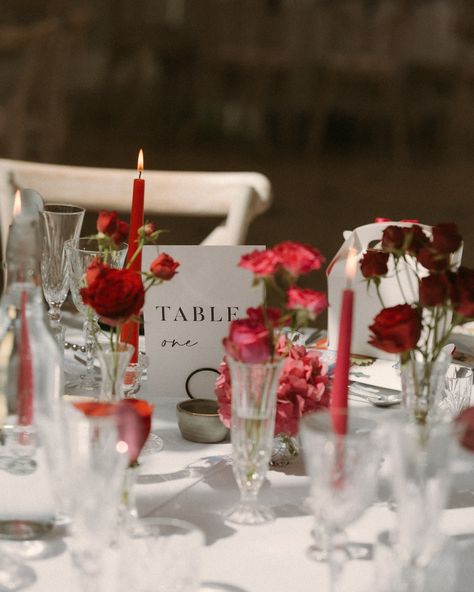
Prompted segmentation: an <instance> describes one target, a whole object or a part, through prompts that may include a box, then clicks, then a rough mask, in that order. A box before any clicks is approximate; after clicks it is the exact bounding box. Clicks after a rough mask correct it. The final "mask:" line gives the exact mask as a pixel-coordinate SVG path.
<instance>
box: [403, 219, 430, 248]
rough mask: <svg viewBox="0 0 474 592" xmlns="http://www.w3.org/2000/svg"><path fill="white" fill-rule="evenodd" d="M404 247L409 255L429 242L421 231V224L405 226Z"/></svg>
mask: <svg viewBox="0 0 474 592" xmlns="http://www.w3.org/2000/svg"><path fill="white" fill-rule="evenodd" d="M404 230H405V241H406V244H405V247H406V250H407V252H408V253H410V255H417V254H418V253H419V252H420V250H421V249H422V248H423V247H425V246H426V245H427V244H428V243H429V240H430V239H429V238H428V236H426V234H425V233H424V232H423V229H422V228H421V226H417V225H416V224H415V225H413V226H412V227H411V228H405V229H404Z"/></svg>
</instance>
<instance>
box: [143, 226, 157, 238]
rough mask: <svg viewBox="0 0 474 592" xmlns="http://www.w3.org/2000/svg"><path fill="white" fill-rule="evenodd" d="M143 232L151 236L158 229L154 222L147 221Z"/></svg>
mask: <svg viewBox="0 0 474 592" xmlns="http://www.w3.org/2000/svg"><path fill="white" fill-rule="evenodd" d="M142 228H143V234H144V235H145V236H146V237H148V238H150V237H151V236H152V235H153V234H154V233H155V232H156V230H157V228H156V226H155V224H154V223H153V222H147V223H146V224H145V225H144V226H143V227H142Z"/></svg>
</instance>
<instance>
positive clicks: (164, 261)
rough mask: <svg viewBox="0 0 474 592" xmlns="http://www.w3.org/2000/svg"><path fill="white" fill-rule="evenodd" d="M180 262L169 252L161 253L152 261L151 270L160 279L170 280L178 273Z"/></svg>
mask: <svg viewBox="0 0 474 592" xmlns="http://www.w3.org/2000/svg"><path fill="white" fill-rule="evenodd" d="M178 267H179V262H178V261H175V260H174V259H173V257H170V255H168V254H167V253H161V255H158V257H157V258H156V259H154V260H153V261H152V262H151V265H150V272H151V273H152V274H153V275H154V276H155V277H157V278H158V279H160V280H170V279H171V278H172V277H174V276H175V275H176V273H177V271H176V270H177V269H178Z"/></svg>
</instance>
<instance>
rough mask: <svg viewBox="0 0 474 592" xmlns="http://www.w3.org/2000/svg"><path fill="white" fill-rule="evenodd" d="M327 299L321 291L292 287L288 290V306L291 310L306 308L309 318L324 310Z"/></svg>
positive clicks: (313, 317)
mask: <svg viewBox="0 0 474 592" xmlns="http://www.w3.org/2000/svg"><path fill="white" fill-rule="evenodd" d="M327 306H328V299H327V296H326V294H324V293H323V292H316V291H315V290H310V289H309V288H298V287H293V288H290V289H289V290H288V308H290V309H292V310H306V311H307V312H308V313H309V316H310V318H311V319H315V318H316V317H317V315H318V314H320V313H321V312H323V310H326V308H327Z"/></svg>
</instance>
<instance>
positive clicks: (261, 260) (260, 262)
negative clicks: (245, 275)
mask: <svg viewBox="0 0 474 592" xmlns="http://www.w3.org/2000/svg"><path fill="white" fill-rule="evenodd" d="M239 267H243V268H244V269H248V270H249V271H251V272H252V273H253V274H254V275H256V276H268V275H273V274H274V273H275V272H276V270H277V268H278V258H277V257H276V256H275V253H274V252H273V251H272V250H271V249H266V250H265V251H257V250H255V251H252V252H251V253H247V254H246V255H243V256H242V257H241V259H240V261H239Z"/></svg>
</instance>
